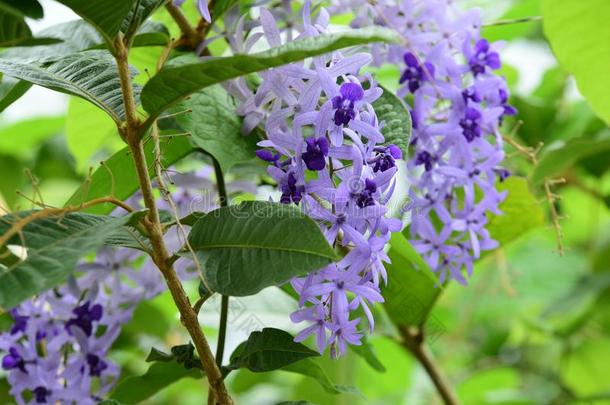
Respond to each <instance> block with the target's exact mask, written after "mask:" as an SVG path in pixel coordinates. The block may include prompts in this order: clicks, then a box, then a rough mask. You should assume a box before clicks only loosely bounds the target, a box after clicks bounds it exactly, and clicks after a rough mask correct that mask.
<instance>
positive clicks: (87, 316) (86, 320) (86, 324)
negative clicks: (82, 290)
mask: <svg viewBox="0 0 610 405" xmlns="http://www.w3.org/2000/svg"><path fill="white" fill-rule="evenodd" d="M90 305H91V303H90V302H89V301H87V302H85V303H84V304H83V305H81V306H80V307H76V308H74V310H73V311H72V313H73V314H74V315H76V318H72V319H70V320H69V321H68V322H67V323H66V329H68V330H70V327H72V326H78V327H79V328H81V329H82V331H83V332H84V333H85V335H87V336H91V333H92V332H93V322H96V321H99V320H100V319H102V313H103V309H102V306H101V305H100V304H95V305H93V306H91V307H90Z"/></svg>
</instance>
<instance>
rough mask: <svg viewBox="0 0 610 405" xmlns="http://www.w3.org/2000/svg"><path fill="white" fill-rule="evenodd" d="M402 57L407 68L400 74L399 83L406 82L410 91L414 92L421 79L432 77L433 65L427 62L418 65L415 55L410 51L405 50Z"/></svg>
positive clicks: (419, 85) (430, 78) (418, 86)
mask: <svg viewBox="0 0 610 405" xmlns="http://www.w3.org/2000/svg"><path fill="white" fill-rule="evenodd" d="M403 59H404V61H405V64H406V65H407V68H406V69H405V71H404V72H403V73H402V75H401V76H400V80H399V83H400V84H403V83H404V82H407V84H408V86H409V91H410V92H411V93H415V92H416V91H417V90H418V89H419V88H420V87H421V83H422V82H423V81H425V80H432V79H434V65H432V64H430V63H427V62H426V63H424V64H423V66H422V65H420V63H419V61H418V60H417V56H415V55H414V54H413V53H411V52H406V53H405V54H404V56H403Z"/></svg>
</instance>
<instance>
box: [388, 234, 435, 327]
mask: <svg viewBox="0 0 610 405" xmlns="http://www.w3.org/2000/svg"><path fill="white" fill-rule="evenodd" d="M388 256H389V257H390V260H391V263H384V264H385V268H386V271H387V273H388V283H387V285H384V286H382V289H381V292H382V294H383V297H384V299H385V302H384V307H385V309H386V311H387V313H388V315H389V316H390V319H391V320H392V322H394V323H395V324H396V325H407V326H417V325H423V324H424V323H425V322H426V319H427V318H428V315H429V314H430V311H431V310H432V307H433V306H434V303H435V302H436V300H437V298H438V296H439V295H440V293H441V291H442V289H441V287H440V285H439V282H438V279H437V277H436V275H435V274H434V273H433V272H432V270H431V269H430V267H429V266H428V264H427V263H426V262H425V261H424V259H422V257H421V256H420V255H419V254H418V253H417V252H416V251H415V249H414V248H413V246H412V245H411V244H410V243H409V241H408V240H407V238H406V237H405V235H403V234H402V233H399V232H395V233H392V236H391V238H390V250H389V252H388Z"/></svg>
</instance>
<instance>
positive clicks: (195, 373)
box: [110, 349, 204, 404]
mask: <svg viewBox="0 0 610 405" xmlns="http://www.w3.org/2000/svg"><path fill="white" fill-rule="evenodd" d="M153 350H156V349H153ZM157 352H158V353H156V354H153V352H152V351H151V354H150V355H149V357H148V358H149V359H150V358H151V355H152V358H153V360H152V361H155V363H153V364H152V365H151V366H150V368H149V369H148V371H147V372H146V373H144V374H143V375H141V376H134V377H128V378H126V379H125V380H123V381H122V382H120V383H119V384H118V385H117V387H116V388H115V390H114V392H113V393H112V395H111V396H110V397H111V399H114V400H115V401H119V402H121V403H123V404H137V403H140V402H142V401H145V400H146V399H148V398H150V397H152V396H153V395H155V394H156V393H158V392H159V391H161V390H162V389H164V388H166V387H169V386H170V385H172V384H173V383H175V382H177V381H180V380H181V379H183V378H196V379H199V378H202V377H203V376H204V373H203V372H202V371H201V370H200V369H198V368H190V369H187V368H185V367H184V366H183V365H182V364H180V363H179V362H178V361H177V360H176V359H175V356H173V355H169V354H165V353H163V354H164V355H165V356H167V357H168V358H165V359H160V358H159V353H162V352H160V351H158V350H157ZM157 359H159V360H157ZM147 361H148V359H147Z"/></svg>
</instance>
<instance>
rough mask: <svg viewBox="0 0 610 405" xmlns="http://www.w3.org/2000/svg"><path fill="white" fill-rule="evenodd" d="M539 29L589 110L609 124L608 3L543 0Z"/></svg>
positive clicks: (601, 0)
mask: <svg viewBox="0 0 610 405" xmlns="http://www.w3.org/2000/svg"><path fill="white" fill-rule="evenodd" d="M542 16H543V27H544V33H545V35H546V37H547V38H548V39H549V42H550V43H551V47H552V48H553V51H554V52H555V55H556V56H557V59H558V60H559V62H560V63H561V64H562V65H563V66H564V67H565V68H566V70H567V71H569V72H570V73H572V74H573V75H574V77H575V78H576V83H577V84H578V88H579V90H580V91H581V93H582V94H583V95H584V96H585V97H586V98H587V100H588V101H589V103H590V104H591V107H592V108H593V110H594V111H595V112H596V113H597V114H598V115H599V116H600V117H601V118H602V119H604V120H605V121H606V123H608V124H610V97H608V89H609V88H610V75H608V69H610V24H608V20H609V19H610V2H609V1H607V0H587V1H574V0H544V1H543V3H542Z"/></svg>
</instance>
